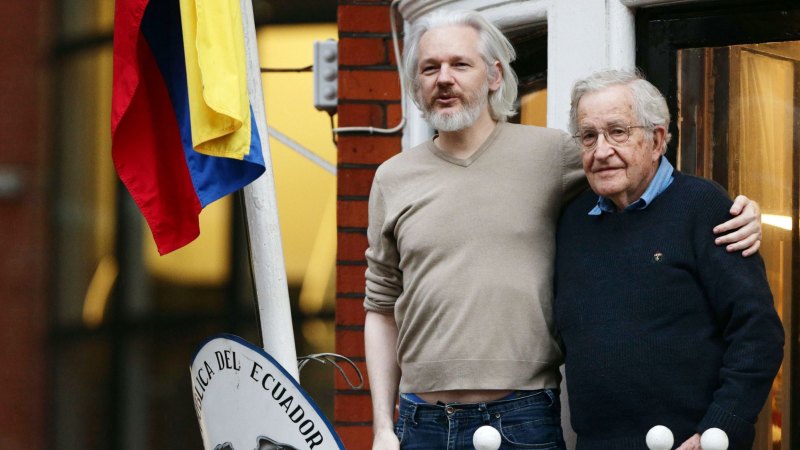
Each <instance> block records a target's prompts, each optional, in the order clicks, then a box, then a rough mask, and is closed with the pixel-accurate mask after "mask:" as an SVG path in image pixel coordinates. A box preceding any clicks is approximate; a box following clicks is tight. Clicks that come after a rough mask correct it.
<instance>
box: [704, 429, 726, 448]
mask: <svg viewBox="0 0 800 450" xmlns="http://www.w3.org/2000/svg"><path fill="white" fill-rule="evenodd" d="M700 446H701V447H702V448H703V450H728V435H727V434H726V433H725V432H724V431H722V430H720V429H719V428H709V429H707V430H706V431H705V432H704V433H703V435H702V436H700Z"/></svg>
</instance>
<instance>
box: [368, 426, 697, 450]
mask: <svg viewBox="0 0 800 450" xmlns="http://www.w3.org/2000/svg"><path fill="white" fill-rule="evenodd" d="M698 442H699V441H698ZM698 448H699V447H698ZM399 449H400V441H399V440H398V439H397V436H396V435H395V434H394V431H392V430H391V429H385V430H380V431H377V432H375V437H374V438H373V439H372V450H399Z"/></svg>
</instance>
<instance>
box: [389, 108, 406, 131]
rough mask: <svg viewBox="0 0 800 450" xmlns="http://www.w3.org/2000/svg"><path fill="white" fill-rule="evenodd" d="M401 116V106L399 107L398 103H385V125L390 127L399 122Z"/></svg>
mask: <svg viewBox="0 0 800 450" xmlns="http://www.w3.org/2000/svg"><path fill="white" fill-rule="evenodd" d="M402 118H403V108H401V107H400V103H392V104H390V105H386V126H387V127H389V128H391V127H394V126H395V125H397V124H398V123H400V119H402Z"/></svg>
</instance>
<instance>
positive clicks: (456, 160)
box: [427, 122, 505, 167]
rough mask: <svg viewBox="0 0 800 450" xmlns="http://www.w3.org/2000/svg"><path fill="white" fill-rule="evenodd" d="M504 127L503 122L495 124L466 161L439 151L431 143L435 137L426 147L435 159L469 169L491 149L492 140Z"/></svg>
mask: <svg viewBox="0 0 800 450" xmlns="http://www.w3.org/2000/svg"><path fill="white" fill-rule="evenodd" d="M504 126H505V122H497V124H496V125H495V127H494V130H492V132H491V133H489V136H487V137H486V139H485V140H484V141H483V144H481V146H480V147H478V150H477V151H476V152H475V153H473V154H472V155H471V156H470V157H469V158H466V159H461V158H456V157H454V156H452V155H451V154H449V153H447V152H446V151H444V150H441V149H440V148H439V147H437V146H436V144H435V143H434V142H433V141H434V139H436V136H434V137H432V138H431V140H429V141H428V145H427V147H428V150H430V152H431V153H433V154H434V155H436V156H437V157H439V158H440V159H442V160H444V161H447V162H449V163H451V164H455V165H457V166H461V167H469V166H470V165H471V164H472V163H474V162H475V161H477V160H478V158H480V157H481V155H483V154H484V153H486V151H487V150H488V149H489V147H491V144H492V142H494V140H495V139H497V135H498V134H500V129H501V128H502V127H504Z"/></svg>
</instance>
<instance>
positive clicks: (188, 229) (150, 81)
mask: <svg viewBox="0 0 800 450" xmlns="http://www.w3.org/2000/svg"><path fill="white" fill-rule="evenodd" d="M118 1H125V0H118ZM126 3H129V4H134V5H135V7H136V6H142V13H143V11H144V8H143V7H144V6H146V3H147V2H146V0H145V1H143V0H135V1H126ZM119 7H120V6H119V5H118V8H119ZM135 7H134V9H135ZM120 15H121V14H119V10H118V14H117V16H120ZM128 19H132V20H131V22H132V23H131V22H128V23H127V24H123V25H122V26H124V27H126V28H127V27H128V26H135V29H136V39H137V41H136V44H135V45H133V46H131V45H130V41H129V39H130V37H131V36H130V30H119V29H117V30H116V34H115V39H117V36H122V42H120V44H121V45H115V55H114V56H115V64H114V68H115V71H116V70H119V71H120V72H119V73H115V82H114V96H113V99H114V100H113V103H114V105H113V106H112V153H113V158H114V165H115V166H116V168H117V173H118V174H119V177H120V179H121V180H122V182H123V183H124V184H125V186H126V187H127V188H128V191H129V192H130V193H131V196H132V197H133V199H134V201H135V202H136V204H137V205H138V206H139V209H140V210H141V211H142V214H143V215H144V217H145V219H146V220H147V222H148V224H149V225H150V229H151V231H152V232H153V239H154V240H155V242H156V245H157V246H158V251H159V253H161V254H162V255H163V254H165V253H169V252H171V251H173V250H175V249H177V248H180V247H182V246H184V245H186V244H188V243H189V242H191V241H192V240H194V239H195V238H196V237H197V236H198V235H199V234H200V227H199V221H198V215H199V214H200V210H201V209H202V208H201V206H200V202H199V200H198V198H197V194H196V193H195V190H194V186H193V185H192V180H191V177H190V176H189V170H188V168H187V167H186V159H185V157H184V154H183V147H182V143H181V137H180V133H179V131H178V122H177V120H176V118H175V113H174V111H173V108H172V104H171V103H170V100H169V94H168V92H167V88H166V85H165V84H164V80H163V78H162V76H161V72H160V71H159V69H158V66H157V65H156V62H155V59H154V58H153V55H152V53H151V51H150V47H149V46H148V44H147V41H146V40H145V39H144V37H143V36H142V34H141V33H140V32H139V25H140V23H141V14H140V15H138V17H136V16H135V14H133V16H129V17H128ZM117 27H118V28H119V27H120V24H119V23H118V24H117Z"/></svg>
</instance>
